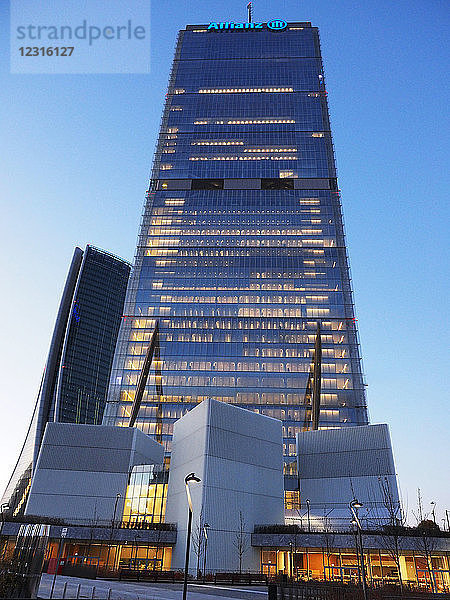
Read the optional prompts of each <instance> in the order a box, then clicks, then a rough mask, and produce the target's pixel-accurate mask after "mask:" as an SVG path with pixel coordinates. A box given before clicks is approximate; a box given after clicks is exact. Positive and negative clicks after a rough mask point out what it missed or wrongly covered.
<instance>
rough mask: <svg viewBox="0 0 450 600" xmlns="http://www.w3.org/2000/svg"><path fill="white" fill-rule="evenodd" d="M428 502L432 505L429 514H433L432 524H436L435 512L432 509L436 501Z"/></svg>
mask: <svg viewBox="0 0 450 600" xmlns="http://www.w3.org/2000/svg"><path fill="white" fill-rule="evenodd" d="M430 504H431V506H432V507H433V508H432V509H431V514H432V515H433V521H434V524H435V525H436V513H435V512H434V510H435V508H436V502H430Z"/></svg>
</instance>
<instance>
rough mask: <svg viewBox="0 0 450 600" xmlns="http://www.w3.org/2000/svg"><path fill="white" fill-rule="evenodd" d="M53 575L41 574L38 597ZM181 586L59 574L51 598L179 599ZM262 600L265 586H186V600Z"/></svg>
mask: <svg viewBox="0 0 450 600" xmlns="http://www.w3.org/2000/svg"><path fill="white" fill-rule="evenodd" d="M52 583H53V575H48V574H47V573H44V574H43V575H42V579H41V585H40V586H39V593H38V597H39V598H50V592H51V588H52ZM182 595H183V594H182V585H181V584H174V585H171V584H165V583H160V584H153V583H152V584H146V583H134V582H124V581H108V580H105V579H80V578H78V577H66V576H64V575H58V577H57V578H56V584H55V588H54V591H53V598H54V599H58V600H60V599H62V598H71V599H76V598H78V599H80V600H81V599H83V600H86V598H88V599H92V600H94V599H95V600H181V598H182ZM217 598H221V600H236V599H240V600H265V599H266V598H267V589H266V588H265V587H258V588H251V589H244V588H235V587H230V588H228V587H224V586H213V585H197V584H193V583H192V584H189V586H188V599H189V600H216V599H217Z"/></svg>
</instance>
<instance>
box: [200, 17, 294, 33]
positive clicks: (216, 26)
mask: <svg viewBox="0 0 450 600" xmlns="http://www.w3.org/2000/svg"><path fill="white" fill-rule="evenodd" d="M286 27H287V22H286V21H284V20H283V19H272V20H271V21H268V22H267V23H234V22H233V21H221V22H220V23H215V22H213V23H210V24H209V25H208V30H215V31H219V30H222V31H226V30H228V31H230V30H232V29H247V30H248V29H266V28H267V29H271V30H272V31H282V30H283V29H286Z"/></svg>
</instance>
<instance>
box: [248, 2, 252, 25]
mask: <svg viewBox="0 0 450 600" xmlns="http://www.w3.org/2000/svg"><path fill="white" fill-rule="evenodd" d="M247 11H248V22H249V23H251V22H252V16H253V5H252V3H251V2H249V3H248V4H247Z"/></svg>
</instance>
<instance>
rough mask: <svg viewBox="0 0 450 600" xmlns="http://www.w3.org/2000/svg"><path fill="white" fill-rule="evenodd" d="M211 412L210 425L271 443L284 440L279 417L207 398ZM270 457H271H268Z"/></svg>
mask: <svg viewBox="0 0 450 600" xmlns="http://www.w3.org/2000/svg"><path fill="white" fill-rule="evenodd" d="M206 402H208V404H209V410H210V414H211V421H210V425H212V426H214V427H220V428H221V429H224V430H226V431H234V432H235V433H238V434H239V435H250V436H252V437H253V439H258V440H267V441H269V442H271V443H273V442H274V440H276V442H278V441H280V442H281V440H282V433H281V424H280V421H279V420H278V419H272V418H271V417H266V416H265V415H260V414H258V413H255V412H252V411H250V410H246V409H245V408H239V407H237V406H233V405H230V404H225V403H224V402H217V401H214V400H207V401H206ZM267 458H269V457H267Z"/></svg>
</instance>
